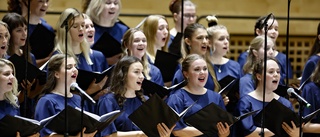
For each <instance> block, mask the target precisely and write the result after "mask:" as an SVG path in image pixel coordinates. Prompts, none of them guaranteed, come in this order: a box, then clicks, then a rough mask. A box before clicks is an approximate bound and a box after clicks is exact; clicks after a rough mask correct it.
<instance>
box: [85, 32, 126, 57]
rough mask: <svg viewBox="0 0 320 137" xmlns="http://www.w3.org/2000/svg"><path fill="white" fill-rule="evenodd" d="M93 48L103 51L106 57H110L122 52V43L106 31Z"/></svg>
mask: <svg viewBox="0 0 320 137" xmlns="http://www.w3.org/2000/svg"><path fill="white" fill-rule="evenodd" d="M91 48H92V49H94V50H98V51H101V52H102V53H103V55H104V56H105V57H106V58H110V57H113V56H115V55H118V54H120V53H122V49H121V43H120V42H118V41H117V40H116V39H115V38H114V37H112V36H111V35H110V34H109V33H108V32H104V33H103V34H102V36H101V37H100V38H99V39H98V40H97V41H96V42H95V43H94V44H93V45H92V47H91Z"/></svg>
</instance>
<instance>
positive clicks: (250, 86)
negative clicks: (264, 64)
mask: <svg viewBox="0 0 320 137" xmlns="http://www.w3.org/2000/svg"><path fill="white" fill-rule="evenodd" d="M254 89H256V85H255V82H254V80H253V76H252V74H250V73H247V74H245V75H244V76H242V77H241V78H240V81H239V93H240V97H243V96H245V95H247V94H248V93H250V92H251V91H253V90H254Z"/></svg>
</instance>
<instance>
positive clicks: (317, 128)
mask: <svg viewBox="0 0 320 137" xmlns="http://www.w3.org/2000/svg"><path fill="white" fill-rule="evenodd" d="M303 132H305V133H320V124H317V123H308V124H306V125H305V126H304V127H303Z"/></svg>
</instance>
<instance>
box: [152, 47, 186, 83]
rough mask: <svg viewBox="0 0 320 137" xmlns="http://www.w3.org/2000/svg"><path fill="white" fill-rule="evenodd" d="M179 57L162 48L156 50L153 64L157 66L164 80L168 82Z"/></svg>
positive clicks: (171, 77) (174, 70)
mask: <svg viewBox="0 0 320 137" xmlns="http://www.w3.org/2000/svg"><path fill="white" fill-rule="evenodd" d="M179 59H180V57H179V56H177V55H174V54H171V53H168V52H165V51H162V50H158V51H157V54H156V57H155V61H154V65H155V66H156V67H158V68H159V70H160V71H161V74H162V78H163V81H164V82H170V81H172V79H173V76H174V74H175V72H176V70H177V66H178V64H179Z"/></svg>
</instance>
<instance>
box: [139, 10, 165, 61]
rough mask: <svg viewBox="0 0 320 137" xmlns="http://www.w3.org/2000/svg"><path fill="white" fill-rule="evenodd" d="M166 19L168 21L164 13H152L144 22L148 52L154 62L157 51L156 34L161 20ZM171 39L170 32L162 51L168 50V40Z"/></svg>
mask: <svg viewBox="0 0 320 137" xmlns="http://www.w3.org/2000/svg"><path fill="white" fill-rule="evenodd" d="M160 19H164V20H165V21H166V22H167V23H168V21H167V19H166V18H165V17H164V16H162V15H150V16H148V17H147V19H146V20H145V22H144V24H143V33H144V34H145V35H146V38H147V43H148V47H147V54H148V55H149V57H150V59H151V60H152V62H154V59H155V56H156V52H155V47H154V44H155V43H156V35H157V30H158V25H159V20H160ZM169 39H170V35H169V34H168V36H167V39H166V42H165V45H164V46H163V47H162V48H161V50H162V51H166V52H167V51H168V45H167V44H168V41H169Z"/></svg>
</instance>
